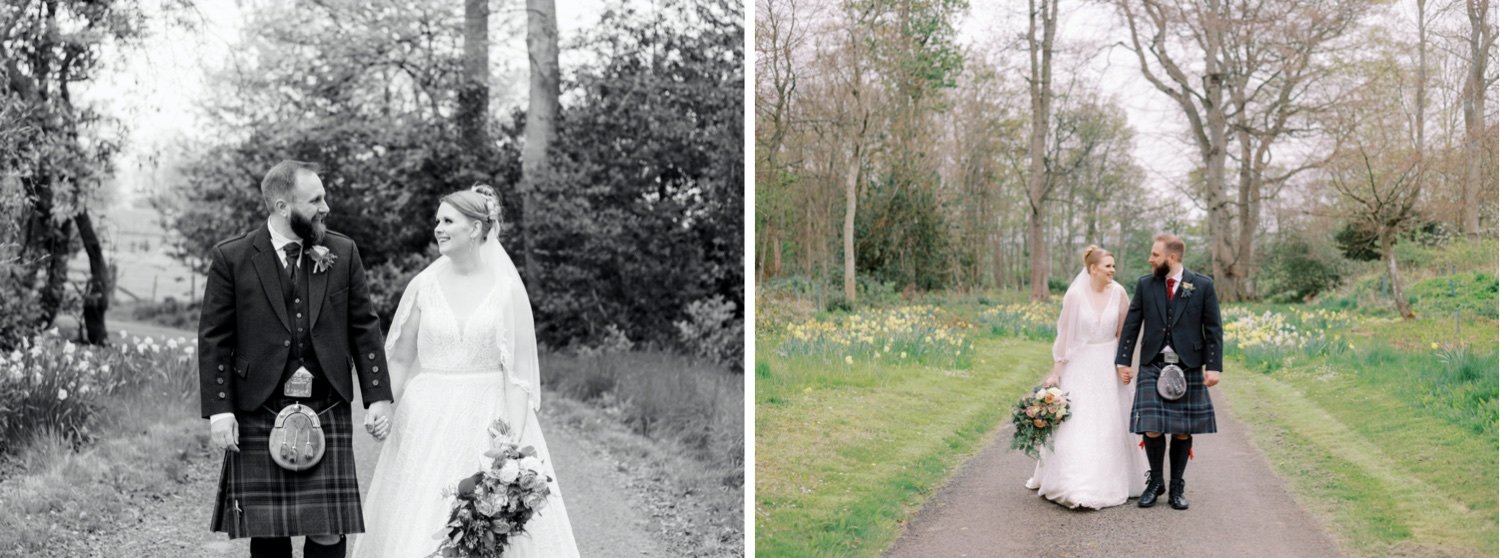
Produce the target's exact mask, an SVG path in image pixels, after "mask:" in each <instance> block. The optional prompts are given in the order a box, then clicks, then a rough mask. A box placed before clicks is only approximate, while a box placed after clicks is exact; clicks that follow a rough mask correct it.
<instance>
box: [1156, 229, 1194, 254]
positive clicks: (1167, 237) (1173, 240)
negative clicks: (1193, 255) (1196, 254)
mask: <svg viewBox="0 0 1500 558" xmlns="http://www.w3.org/2000/svg"><path fill="white" fill-rule="evenodd" d="M1153 240H1155V241H1157V242H1160V243H1161V245H1162V248H1163V249H1165V250H1166V251H1167V253H1168V254H1177V259H1179V260H1181V259H1182V258H1183V256H1184V255H1185V254H1187V245H1186V244H1183V243H1182V237H1180V236H1177V235H1175V234H1172V233H1167V232H1164V233H1156V238H1155V239H1153Z"/></svg>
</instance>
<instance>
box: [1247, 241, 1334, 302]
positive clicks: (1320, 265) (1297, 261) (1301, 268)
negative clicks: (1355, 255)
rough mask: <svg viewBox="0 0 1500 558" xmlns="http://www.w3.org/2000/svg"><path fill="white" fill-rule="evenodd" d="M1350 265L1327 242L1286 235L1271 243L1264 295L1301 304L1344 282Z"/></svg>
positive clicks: (1263, 273)
mask: <svg viewBox="0 0 1500 558" xmlns="http://www.w3.org/2000/svg"><path fill="white" fill-rule="evenodd" d="M1348 267H1349V266H1348V265H1347V263H1346V262H1345V260H1344V258H1343V257H1342V256H1341V255H1340V254H1339V252H1338V250H1337V249H1336V248H1334V247H1333V246H1332V245H1330V244H1327V243H1326V242H1317V241H1314V240H1310V239H1309V238H1307V237H1306V236H1303V235H1300V234H1295V233H1292V234H1287V235H1283V236H1282V237H1281V238H1279V239H1277V241H1276V242H1274V243H1272V244H1271V246H1270V249H1269V250H1268V251H1267V258H1266V261H1265V263H1264V265H1263V267H1262V270H1261V275H1260V281H1261V292H1262V293H1263V295H1264V296H1265V298H1267V299H1269V300H1271V301H1274V302H1301V301H1304V300H1307V299H1310V298H1312V297H1314V296H1317V295H1318V294H1321V293H1323V292H1326V291H1328V290H1331V289H1333V288H1335V287H1337V286H1338V285H1339V283H1341V282H1342V281H1343V278H1344V274H1345V273H1347V272H1348Z"/></svg>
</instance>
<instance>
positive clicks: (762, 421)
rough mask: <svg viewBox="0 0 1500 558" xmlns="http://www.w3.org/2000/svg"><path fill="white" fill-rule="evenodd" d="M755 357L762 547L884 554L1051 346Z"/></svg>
mask: <svg viewBox="0 0 1500 558" xmlns="http://www.w3.org/2000/svg"><path fill="white" fill-rule="evenodd" d="M758 346H760V347H762V350H761V352H760V354H761V355H762V356H761V357H760V362H759V363H757V365H756V396H755V398H756V408H755V428H756V430H755V439H756V442H755V444H756V448H755V449H756V471H755V472H756V479H757V480H756V495H755V496H756V502H755V522H756V532H755V533H756V534H755V537H756V553H757V554H760V555H765V556H877V555H879V554H880V552H881V551H883V550H885V548H886V547H888V546H890V544H891V543H892V542H894V540H895V537H896V536H897V535H898V534H899V532H900V529H899V528H898V525H899V524H900V522H901V521H902V520H903V519H905V518H906V517H907V516H908V515H909V514H910V513H912V512H913V511H914V510H915V509H917V507H918V506H920V504H921V503H922V500H923V499H924V498H925V497H926V495H927V494H930V493H931V492H932V491H933V490H935V489H936V488H938V487H939V486H941V485H942V483H943V482H944V481H945V480H946V479H947V477H948V475H949V473H950V472H951V471H952V470H953V469H954V467H955V466H956V465H958V464H959V463H961V462H962V461H963V460H964V459H965V458H966V457H968V456H969V455H970V454H971V453H972V452H973V451H974V450H975V449H977V448H976V445H977V444H978V442H980V441H981V440H984V439H986V436H985V435H986V434H988V433H990V432H992V431H993V429H994V428H996V427H997V426H998V425H999V424H1000V423H1001V421H1002V419H1004V417H1005V416H1007V415H1008V413H1009V410H1010V405H1011V403H1012V399H1014V398H1015V397H1019V396H1020V394H1021V393H1022V391H1023V390H1024V389H1026V388H1028V387H1030V386H1031V385H1032V384H1034V383H1035V382H1037V381H1039V380H1040V378H1041V377H1042V375H1043V374H1044V373H1045V371H1046V370H1047V367H1048V366H1049V365H1050V361H1051V352H1050V351H1051V344H1050V343H1044V342H1038V341H1021V340H1015V339H993V338H991V339H981V340H977V341H976V343H975V347H974V350H975V354H974V359H973V364H974V366H973V369H972V370H951V369H943V368H940V367H935V366H934V367H927V366H918V365H910V364H908V365H901V364H891V362H896V361H893V360H892V359H886V362H884V363H865V362H861V363H858V364H857V365H848V364H845V363H844V362H843V361H835V360H832V359H830V360H827V361H825V360H824V359H822V358H818V357H809V356H802V357H794V358H784V357H781V356H779V355H777V354H776V353H775V350H774V347H775V345H773V344H770V342H768V341H767V340H764V339H761V340H758Z"/></svg>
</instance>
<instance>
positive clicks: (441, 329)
mask: <svg viewBox="0 0 1500 558" xmlns="http://www.w3.org/2000/svg"><path fill="white" fill-rule="evenodd" d="M494 296H495V289H493V288H492V289H490V291H489V292H488V293H486V294H485V295H484V298H483V299H482V300H477V301H475V300H467V301H466V300H452V301H450V300H448V296H447V294H446V293H444V292H443V288H442V286H441V285H439V284H438V281H437V280H436V279H435V278H433V280H429V281H424V282H423V284H422V285H420V286H419V289H418V291H417V308H419V309H420V310H421V314H422V327H421V329H419V330H418V332H417V361H418V363H419V364H420V366H421V368H422V370H423V373H439V374H441V373H443V372H475V371H480V370H499V369H500V368H501V362H503V355H502V353H501V348H500V347H499V345H498V344H497V343H496V342H495V339H496V334H497V333H498V330H499V328H500V323H499V322H500V320H499V316H498V315H497V313H496V312H491V311H486V308H487V307H488V306H489V305H490V304H491V303H492V302H493V298H494ZM454 304H458V305H462V306H464V307H468V308H472V309H474V310H471V311H470V312H469V316H468V317H467V318H466V319H465V321H466V323H459V320H460V318H459V317H458V316H457V315H456V314H455V313H454V311H453V305H454Z"/></svg>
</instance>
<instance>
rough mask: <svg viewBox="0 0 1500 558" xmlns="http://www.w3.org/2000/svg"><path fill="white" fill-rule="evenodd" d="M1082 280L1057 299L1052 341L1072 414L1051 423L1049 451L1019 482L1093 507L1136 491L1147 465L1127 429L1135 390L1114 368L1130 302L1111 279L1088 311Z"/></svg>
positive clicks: (1044, 493) (1045, 494) (1118, 501)
mask: <svg viewBox="0 0 1500 558" xmlns="http://www.w3.org/2000/svg"><path fill="white" fill-rule="evenodd" d="M1087 281H1088V275H1087V274H1080V277H1079V279H1077V280H1075V281H1074V287H1072V288H1069V289H1068V294H1067V295H1065V296H1064V297H1063V310H1062V312H1061V314H1060V316H1059V318H1058V326H1057V336H1058V337H1057V341H1056V342H1055V343H1054V344H1053V357H1054V358H1055V359H1057V360H1061V361H1065V363H1064V365H1063V366H1064V367H1063V369H1062V371H1061V373H1060V374H1059V380H1058V385H1059V387H1061V388H1062V390H1063V391H1064V392H1067V394H1068V401H1069V407H1070V409H1071V412H1072V416H1070V417H1069V418H1068V420H1066V421H1063V423H1062V424H1061V425H1059V426H1058V427H1057V432H1056V433H1054V434H1053V436H1052V449H1050V450H1048V449H1046V448H1043V449H1042V451H1041V456H1040V459H1038V460H1037V464H1036V472H1035V473H1034V474H1033V476H1032V478H1031V480H1029V481H1027V482H1026V487H1027V488H1031V489H1035V490H1036V491H1037V494H1038V495H1039V496H1042V497H1044V498H1047V499H1049V500H1052V501H1053V502H1056V503H1058V504H1060V505H1063V506H1066V507H1069V508H1078V507H1084V508H1092V509H1100V508H1107V507H1110V506H1118V505H1120V504H1124V503H1125V502H1126V500H1128V499H1129V498H1134V497H1138V496H1140V494H1141V488H1143V487H1144V486H1145V475H1146V469H1147V467H1148V466H1147V464H1146V454H1145V452H1144V451H1142V450H1141V449H1139V447H1138V445H1137V443H1138V442H1139V441H1140V437H1139V436H1137V435H1135V434H1131V433H1130V429H1129V428H1128V426H1129V417H1130V405H1131V401H1132V400H1133V398H1134V396H1135V387H1134V385H1133V384H1128V385H1127V384H1121V383H1120V379H1119V377H1118V376H1117V375H1116V373H1115V348H1116V344H1117V341H1118V336H1119V333H1118V332H1119V329H1120V324H1121V323H1122V322H1123V320H1124V318H1125V311H1126V310H1127V309H1128V306H1129V304H1130V303H1129V301H1128V300H1127V299H1126V295H1125V288H1124V287H1121V286H1120V284H1119V283H1115V282H1113V281H1111V282H1110V286H1109V289H1110V293H1109V295H1108V296H1107V297H1106V300H1107V301H1108V302H1107V303H1105V305H1104V308H1102V309H1098V310H1095V308H1094V303H1093V302H1091V300H1090V293H1088V292H1086V291H1087V290H1088V289H1089V287H1088V286H1087ZM1080 287H1081V288H1080ZM1132 382H1133V380H1132Z"/></svg>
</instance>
